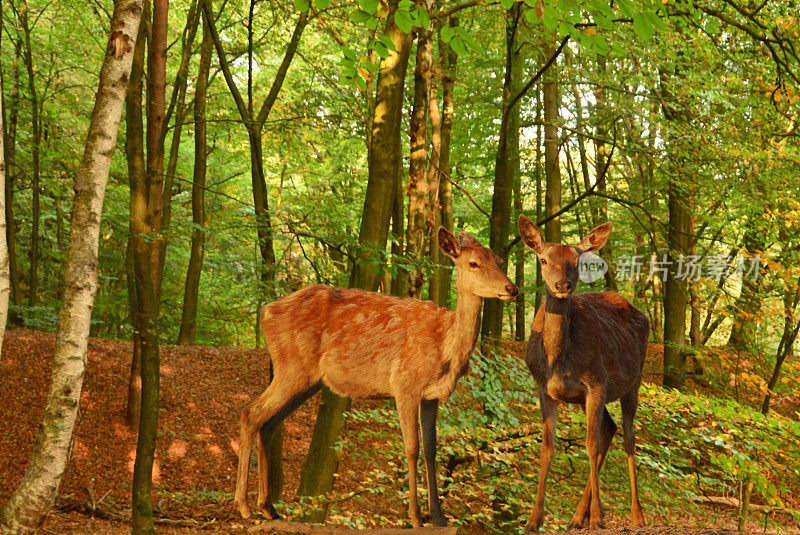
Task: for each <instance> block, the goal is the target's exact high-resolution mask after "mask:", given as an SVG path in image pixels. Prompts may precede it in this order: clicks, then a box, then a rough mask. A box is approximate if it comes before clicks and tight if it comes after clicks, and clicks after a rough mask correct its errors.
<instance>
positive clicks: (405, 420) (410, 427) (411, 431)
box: [395, 396, 422, 528]
mask: <svg viewBox="0 0 800 535" xmlns="http://www.w3.org/2000/svg"><path fill="white" fill-rule="evenodd" d="M395 399H396V401H397V416H398V417H399V419H400V431H401V432H402V433H403V444H404V445H405V450H406V459H407V460H408V516H409V517H410V518H411V524H412V525H413V526H414V527H415V528H418V527H421V526H422V520H421V515H420V512H419V503H418V502H417V459H419V433H418V432H417V425H418V421H419V420H418V415H419V402H420V400H419V398H418V397H411V396H407V397H397V398H395Z"/></svg>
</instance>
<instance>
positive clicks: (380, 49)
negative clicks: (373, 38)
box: [375, 42, 389, 59]
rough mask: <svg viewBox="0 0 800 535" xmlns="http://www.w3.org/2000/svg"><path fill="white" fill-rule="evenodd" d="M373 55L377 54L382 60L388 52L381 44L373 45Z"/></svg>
mask: <svg viewBox="0 0 800 535" xmlns="http://www.w3.org/2000/svg"><path fill="white" fill-rule="evenodd" d="M375 53H376V54H378V57H379V58H381V59H383V58H385V57H387V56H388V55H389V50H388V49H387V48H386V46H385V45H384V44H383V43H381V42H376V43H375Z"/></svg>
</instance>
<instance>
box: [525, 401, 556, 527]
mask: <svg viewBox="0 0 800 535" xmlns="http://www.w3.org/2000/svg"><path fill="white" fill-rule="evenodd" d="M539 405H540V406H541V410H542V424H543V425H542V451H541V454H540V457H541V467H540V468H539V486H538V488H537V490H536V504H535V505H534V506H533V512H532V513H531V518H530V520H528V524H527V525H526V526H525V531H526V532H532V531H539V528H540V527H542V522H543V521H544V495H545V489H546V487H547V474H548V472H549V471H550V461H552V460H553V443H554V441H555V436H556V419H557V418H558V401H556V400H554V399H552V398H551V397H550V396H548V395H547V394H546V393H544V391H543V390H542V389H541V387H540V390H539Z"/></svg>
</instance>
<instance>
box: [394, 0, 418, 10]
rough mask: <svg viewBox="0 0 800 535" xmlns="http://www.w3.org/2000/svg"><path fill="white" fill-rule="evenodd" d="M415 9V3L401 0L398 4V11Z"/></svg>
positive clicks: (409, 0)
mask: <svg viewBox="0 0 800 535" xmlns="http://www.w3.org/2000/svg"><path fill="white" fill-rule="evenodd" d="M413 7H414V2H412V1H411V0H400V2H399V3H398V4H397V10H398V11H411V9H412V8H413Z"/></svg>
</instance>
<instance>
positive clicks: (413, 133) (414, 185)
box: [405, 2, 438, 297]
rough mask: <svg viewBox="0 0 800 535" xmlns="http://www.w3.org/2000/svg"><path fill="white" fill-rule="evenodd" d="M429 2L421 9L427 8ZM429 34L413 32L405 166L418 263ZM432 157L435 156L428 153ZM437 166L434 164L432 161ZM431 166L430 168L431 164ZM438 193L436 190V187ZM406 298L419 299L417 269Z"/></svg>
mask: <svg viewBox="0 0 800 535" xmlns="http://www.w3.org/2000/svg"><path fill="white" fill-rule="evenodd" d="M428 4H429V2H425V5H424V8H425V9H426V10H428V11H429V12H430V11H433V10H432V9H430V5H428ZM432 35H433V32H432V31H431V29H430V28H423V29H419V30H417V63H416V66H415V68H414V106H413V107H412V109H411V124H410V126H409V142H408V146H409V151H410V155H409V166H408V186H407V187H406V191H407V192H408V219H407V222H406V259H407V260H409V261H411V262H419V261H420V260H421V259H422V258H423V256H424V255H425V246H426V245H427V244H428V241H429V240H428V239H427V238H428V236H429V234H428V232H427V230H428V226H429V225H428V213H429V210H430V201H431V199H430V196H429V192H430V188H431V184H430V183H429V182H428V173H427V165H428V150H427V147H428V119H430V118H431V115H430V100H429V99H430V93H431V67H432V66H433V43H432V40H431V37H432ZM432 158H434V159H435V156H434V155H433V154H432ZM435 164H438V162H435ZM435 164H434V165H435ZM437 192H438V188H437ZM406 279H407V280H406V283H405V288H406V296H407V297H419V296H420V293H421V291H422V285H423V282H424V280H423V276H422V270H421V269H420V268H419V267H413V268H411V269H410V270H408V274H407V275H406Z"/></svg>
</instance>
